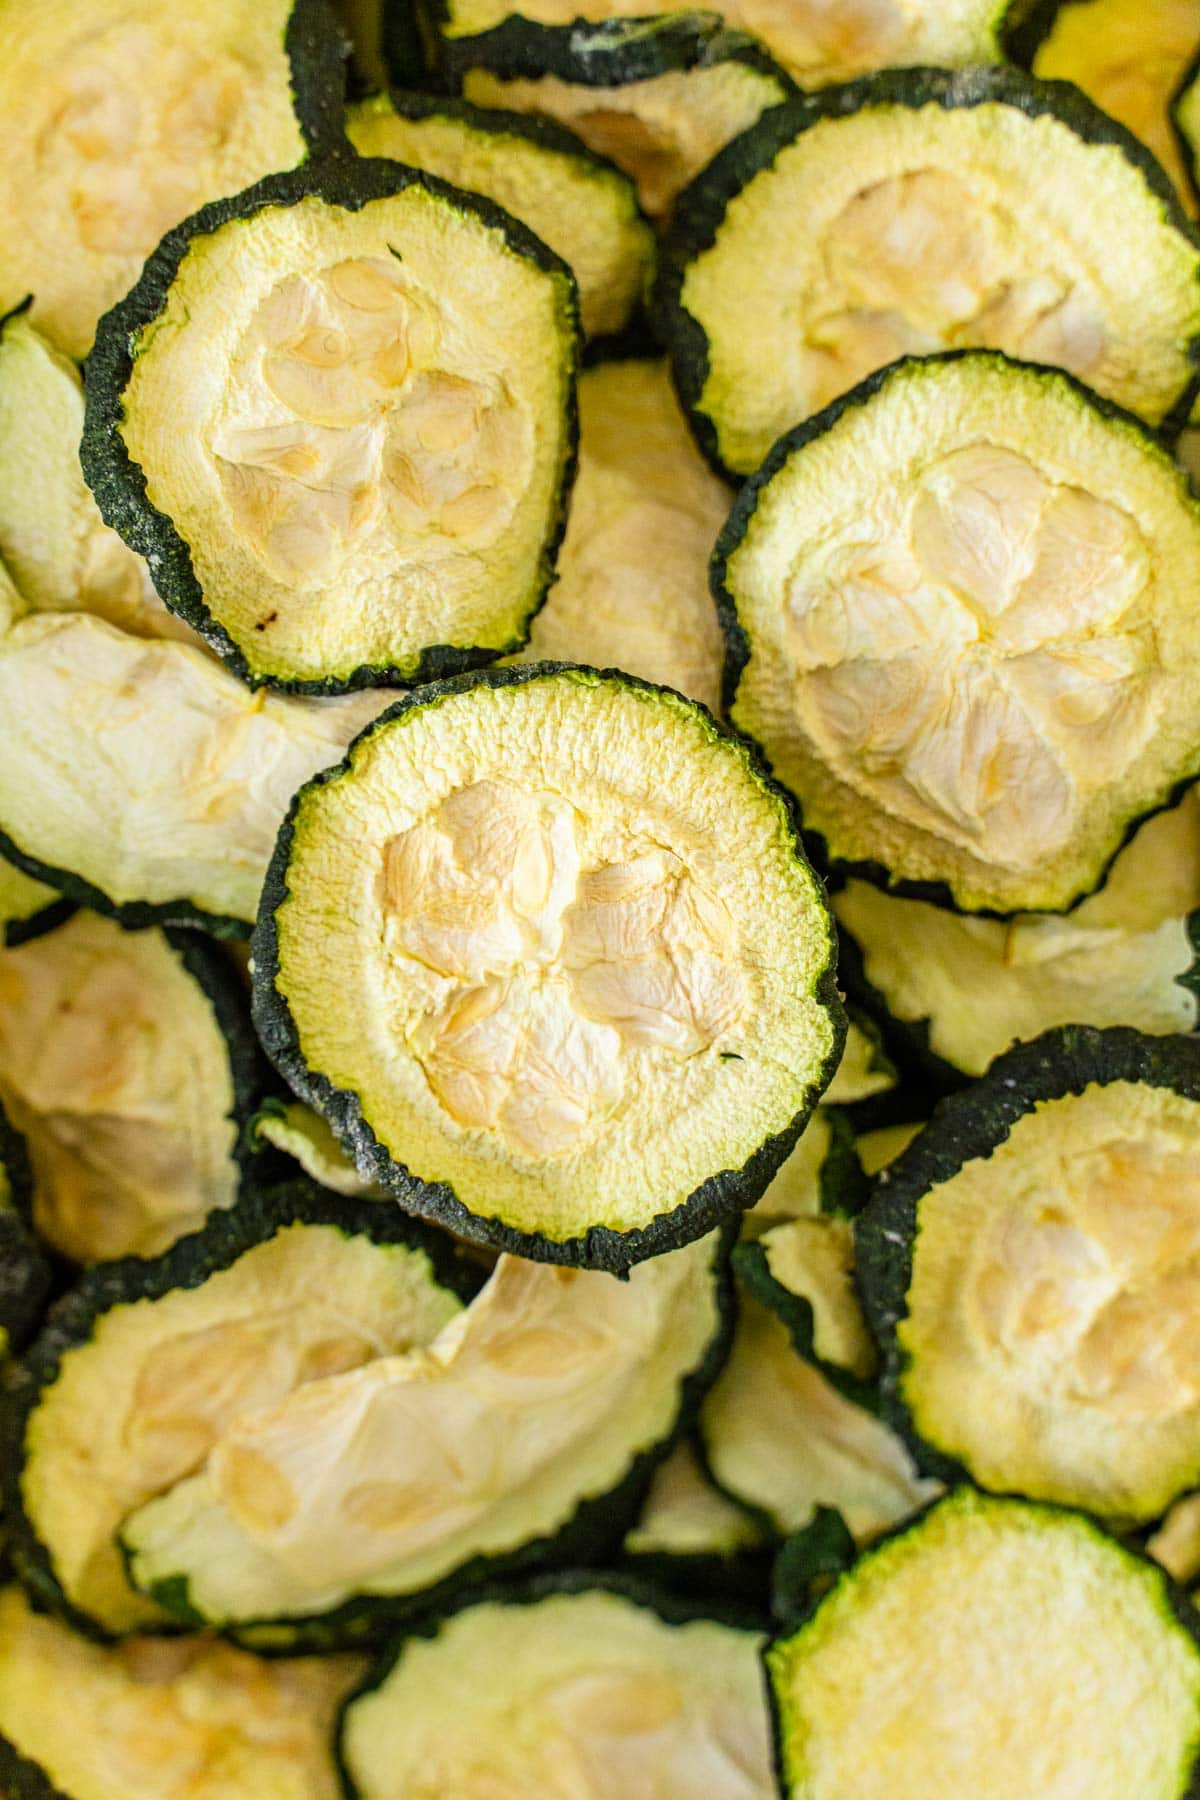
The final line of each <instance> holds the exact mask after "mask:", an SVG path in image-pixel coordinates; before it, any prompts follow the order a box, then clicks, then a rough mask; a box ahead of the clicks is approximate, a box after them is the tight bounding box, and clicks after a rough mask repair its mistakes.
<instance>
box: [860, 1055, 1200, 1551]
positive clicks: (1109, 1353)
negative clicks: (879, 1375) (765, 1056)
mask: <svg viewBox="0 0 1200 1800" xmlns="http://www.w3.org/2000/svg"><path fill="white" fill-rule="evenodd" d="M856 1236H857V1265H856V1267H857V1274H858V1280H859V1286H860V1288H861V1291H862V1294H863V1298H864V1302H865V1304H866V1307H867V1311H868V1315H869V1317H870V1320H871V1324H872V1327H873V1329H874V1331H875V1335H876V1337H877V1339H878V1340H879V1342H880V1344H881V1346H882V1347H883V1350H884V1355H885V1358H886V1375H885V1382H886V1390H887V1394H888V1398H889V1401H890V1406H891V1416H892V1417H893V1418H894V1419H895V1421H896V1423H897V1424H898V1426H899V1427H900V1428H902V1429H903V1430H904V1431H906V1432H907V1433H910V1434H911V1435H912V1440H913V1443H914V1446H915V1449H916V1454H917V1458H918V1461H919V1462H920V1464H921V1466H922V1467H923V1468H925V1469H927V1470H929V1471H930V1472H932V1473H935V1474H939V1475H942V1476H943V1477H945V1478H947V1479H953V1478H954V1476H955V1474H956V1473H957V1472H958V1471H959V1470H960V1469H961V1468H966V1469H968V1470H969V1471H970V1476H971V1479H972V1480H973V1481H975V1482H976V1483H977V1484H978V1485H979V1486H980V1487H985V1488H991V1489H994V1490H997V1491H1001V1492H1008V1493H1014V1492H1015V1493H1021V1494H1027V1495H1028V1496H1029V1497H1030V1499H1034V1500H1053V1501H1057V1502H1060V1503H1061V1504H1064V1505H1072V1506H1080V1507H1082V1508H1084V1509H1085V1510H1087V1511H1089V1512H1094V1513H1097V1514H1099V1515H1100V1516H1101V1517H1105V1518H1122V1519H1129V1520H1131V1521H1135V1522H1137V1521H1144V1520H1150V1519H1154V1518H1156V1517H1157V1516H1158V1515H1159V1514H1160V1513H1161V1512H1163V1510H1164V1509H1165V1508H1166V1507H1167V1506H1169V1505H1170V1503H1171V1501H1172V1500H1175V1499H1177V1498H1178V1497H1179V1496H1180V1495H1181V1494H1183V1493H1185V1492H1186V1491H1187V1490H1188V1489H1190V1488H1193V1487H1196V1486H1197V1485H1198V1484H1200V1377H1198V1376H1197V1369H1196V1358H1195V1350H1194V1345H1195V1331H1194V1325H1193V1319H1194V1314H1195V1308H1196V1304H1197V1298H1198V1296H1197V1282H1198V1280H1200V1276H1198V1274H1197V1269H1198V1268H1200V1264H1198V1263H1197V1261H1196V1257H1195V1246H1196V1243H1197V1242H1198V1241H1200V1044H1198V1043H1197V1042H1196V1041H1195V1040H1193V1039H1188V1038H1178V1037H1175V1038H1170V1037H1163V1038H1154V1037H1145V1036H1143V1035H1142V1034H1141V1033H1139V1032H1136V1031H1129V1030H1124V1029H1112V1030H1109V1031H1096V1030H1093V1029H1091V1028H1090V1027H1084V1026H1069V1027H1064V1028H1062V1029H1061V1030H1057V1031H1049V1032H1046V1033H1045V1034H1044V1035H1043V1036H1042V1037H1040V1038H1037V1039H1035V1041H1034V1042H1033V1043H1032V1044H1025V1045H1021V1046H1019V1047H1018V1048H1017V1049H1015V1050H1011V1051H1009V1052H1008V1054H1007V1055H1005V1056H1002V1057H1000V1058H999V1060H998V1061H996V1062H995V1063H993V1065H992V1067H991V1069H990V1070H989V1072H988V1074H987V1075H986V1076H984V1078H983V1080H982V1081H980V1082H977V1083H976V1084H975V1086H974V1087H972V1088H969V1089H968V1090H967V1091H966V1092H965V1093H962V1094H956V1095H954V1096H952V1097H951V1098H950V1099H948V1100H944V1101H943V1102H942V1103H941V1105H940V1106H939V1107H938V1109H937V1110H936V1111H935V1113H934V1115H933V1119H932V1120H931V1122H930V1124H929V1126H928V1127H927V1128H926V1130H925V1131H924V1132H923V1133H922V1134H921V1136H920V1137H919V1138H918V1139H917V1140H916V1142H915V1143H914V1144H913V1145H912V1146H911V1148H910V1149H909V1150H907V1151H906V1152H905V1153H904V1155H903V1156H902V1157H901V1158H900V1159H899V1160H898V1161H897V1162H896V1163H894V1164H893V1165H892V1166H891V1167H890V1168H889V1169H888V1170H887V1172H886V1175H885V1177H884V1179H883V1180H882V1181H881V1182H880V1184H879V1186H878V1188H877V1190H876V1193H875V1196H874V1198H873V1199H872V1200H871V1202H870V1203H869V1205H868V1206H867V1208H866V1210H865V1211H864V1212H862V1213H860V1214H859V1217H858V1220H857V1224H856Z"/></svg>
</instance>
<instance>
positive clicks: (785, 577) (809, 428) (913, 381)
mask: <svg viewBox="0 0 1200 1800" xmlns="http://www.w3.org/2000/svg"><path fill="white" fill-rule="evenodd" d="M864 520H869V521H870V523H869V524H864ZM1198 558H1200V502H1197V500H1196V499H1195V498H1194V497H1193V496H1192V495H1191V493H1190V492H1189V490H1188V488H1187V484H1186V482H1185V480H1184V478H1183V476H1182V474H1181V473H1180V471H1179V469H1178V468H1177V467H1176V466H1175V464H1174V463H1173V462H1172V461H1171V459H1170V457H1169V456H1168V455H1167V453H1166V451H1165V450H1164V449H1163V448H1162V446H1161V444H1160V443H1159V442H1158V441H1157V439H1156V438H1154V437H1152V436H1151V435H1150V434H1149V433H1148V432H1146V431H1145V430H1143V429H1142V428H1141V427H1140V426H1139V425H1138V423H1137V421H1136V420H1134V419H1132V418H1131V417H1129V416H1128V415H1123V414H1119V413H1116V412H1115V411H1114V410H1113V409H1112V408H1111V407H1107V406H1102V405H1101V404H1100V403H1098V402H1097V401H1096V400H1095V399H1094V397H1092V396H1090V395H1089V394H1088V393H1087V392H1086V390H1085V389H1083V388H1081V387H1080V386H1079V385H1078V384H1077V383H1075V382H1074V381H1072V380H1071V379H1070V378H1069V377H1068V376H1066V375H1063V374H1060V373H1058V372H1057V371H1054V370H1049V369H1044V368H1035V367H1033V366H1032V365H1029V364H1017V363H1010V362H1009V361H1008V360H1007V359H1006V358H1004V357H1001V356H998V355H996V354H995V353H994V352H988V351H974V352H967V353H959V354H951V355H949V356H940V357H932V358H926V359H922V360H911V359H910V360H908V361H906V362H902V363H898V364H896V365H895V366H894V367H892V368H890V369H888V370H884V371H882V372H881V373H880V374H879V375H878V376H876V377H874V378H872V379H871V380H869V381H867V382H865V383H864V384H863V386H862V387H861V388H859V389H857V390H856V391H855V392H854V393H852V394H850V395H847V396H846V397H845V398H844V399H843V400H842V401H839V402H836V403H835V404H834V405H833V406H831V407H830V408H829V409H828V410H827V411H826V412H825V413H823V414H821V415H820V416H819V417H818V418H816V419H814V420H812V421H811V422H810V423H809V424H808V425H806V426H802V427H800V428H798V430H797V431H796V432H793V433H789V434H788V436H786V437H784V438H782V439H781V440H780V442H779V443H778V444H777V445H776V446H775V448H774V450H773V451H772V452H771V455H770V456H769V457H768V459H767V461H766V463H765V464H764V466H763V468H762V470H761V471H760V472H759V474H758V475H756V476H755V477H754V479H753V480H752V481H750V482H748V483H747V485H746V487H745V488H744V489H743V491H742V494H741V496H740V497H739V499H738V502H737V504H736V506H735V508H734V511H733V514H732V515H731V518H730V521H729V524H728V526H727V527H726V530H725V532H724V533H723V534H722V537H721V540H720V542H719V543H718V546H717V550H716V552H715V554H714V558H713V584H714V590H715V591H717V592H718V594H719V596H720V603H721V605H722V607H723V610H724V622H725V627H726V632H727V638H728V644H729V653H728V662H727V665H726V679H727V691H728V693H729V696H730V699H731V707H730V716H731V718H732V719H733V721H734V723H735V724H736V725H737V726H738V727H739V728H740V729H741V730H742V731H743V732H745V733H747V734H748V735H750V736H751V737H753V738H755V739H757V741H758V742H759V743H760V744H761V745H762V746H763V748H764V750H765V752H766V754H767V756H768V757H769V758H770V760H771V763H772V766H773V767H774V770H775V773H776V774H777V775H778V776H779V778H780V780H781V781H783V782H784V783H785V784H786V786H788V787H789V788H790V789H791V790H792V791H793V792H794V793H795V794H796V795H797V797H798V799H799V801H800V805H801V808H802V811H803V815H804V823H805V825H806V827H807V828H809V829H810V830H811V831H813V832H815V833H818V834H819V835H820V836H821V838H822V839H823V840H824V843H825V846H826V849H827V853H828V857H829V860H830V861H831V863H833V864H835V865H837V866H838V867H840V868H842V869H848V870H850V871H853V872H858V873H861V874H863V875H865V876H867V877H868V878H869V879H871V880H873V881H876V882H878V883H880V884H881V885H888V886H891V887H892V888H894V889H895V891H897V892H901V893H905V894H909V895H912V896H913V897H916V898H922V899H932V900H935V901H936V902H937V903H938V904H940V905H952V906H955V907H957V908H958V909H960V910H961V911H964V912H991V913H995V914H1010V913H1013V912H1016V911H1018V910H1020V911H1032V910H1035V909H1036V910H1038V911H1041V912H1060V911H1063V910H1064V909H1065V908H1066V907H1067V906H1069V905H1070V904H1071V903H1072V902H1073V901H1074V900H1076V899H1077V898H1079V896H1080V895H1083V894H1087V893H1090V892H1091V891H1092V890H1094V889H1095V888H1096V887H1097V886H1098V885H1099V883H1100V882H1101V880H1102V879H1103V876H1104V873H1105V870H1106V869H1107V867H1108V865H1109V863H1110V862H1111V861H1112V859H1113V857H1114V856H1115V855H1116V853H1117V851H1118V850H1119V849H1120V847H1121V844H1122V843H1123V841H1124V839H1125V838H1126V836H1127V835H1128V833H1129V831H1130V829H1131V827H1132V826H1133V825H1134V824H1136V822H1137V821H1138V820H1139V819H1141V818H1143V817H1145V816H1146V815H1147V814H1149V813H1151V812H1154V811H1157V810H1158V809H1159V808H1160V807H1162V806H1163V805H1165V804H1167V803H1169V802H1170V800H1171V799H1172V797H1173V796H1174V795H1175V794H1176V793H1177V792H1178V791H1179V789H1181V788H1182V787H1183V786H1184V785H1185V784H1186V783H1187V781H1188V780H1189V779H1190V778H1191V777H1193V776H1194V775H1195V774H1196V772H1197V769H1198V768H1200V678H1198V670H1197V664H1198V662H1200V634H1198V633H1197V630H1196V626H1195V603H1194V598H1193V596H1194V588H1195V576H1194V570H1195V567H1196V563H1197V559H1198Z"/></svg>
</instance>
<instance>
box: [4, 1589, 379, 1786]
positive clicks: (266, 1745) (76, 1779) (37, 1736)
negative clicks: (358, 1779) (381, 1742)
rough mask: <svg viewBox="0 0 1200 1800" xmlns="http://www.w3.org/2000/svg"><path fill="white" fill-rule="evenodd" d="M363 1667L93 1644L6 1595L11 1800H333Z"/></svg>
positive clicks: (225, 1651)
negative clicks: (337, 1753) (345, 1703)
mask: <svg viewBox="0 0 1200 1800" xmlns="http://www.w3.org/2000/svg"><path fill="white" fill-rule="evenodd" d="M362 1674H363V1664H362V1661H361V1659H359V1658H357V1657H351V1656H337V1657H334V1656H327V1657H321V1658H316V1657H305V1658H296V1659H293V1660H290V1661H282V1660H280V1661H274V1662H262V1661H260V1659H259V1658H258V1657H255V1656H251V1655H249V1654H248V1653H247V1652H246V1651H245V1650H237V1649H235V1648H234V1647H233V1646H232V1645H230V1644H223V1643H221V1642H220V1640H219V1639H216V1638H204V1637H191V1638H182V1637H176V1638H139V1639H137V1640H134V1641H131V1642H129V1643H126V1644H117V1645H112V1646H104V1645H100V1644H94V1643H89V1642H88V1640H87V1639H86V1638H83V1637H80V1636H79V1635H78V1634H77V1633H75V1632H73V1631H70V1630H68V1629H67V1627H66V1626H64V1625H62V1624H60V1623H59V1621H58V1620H56V1619H51V1618H47V1617H45V1616H44V1615H42V1614H39V1613H36V1612H34V1611H33V1610H32V1608H31V1606H30V1604H29V1601H28V1599H27V1598H26V1597H25V1595H24V1594H22V1592H21V1591H20V1589H19V1588H16V1587H7V1588H5V1589H3V1590H2V1591H0V1787H2V1788H3V1791H4V1793H5V1794H7V1795H9V1796H10V1800H117V1797H118V1796H120V1800H233V1796H238V1797H239V1800H337V1796H338V1794H339V1793H340V1791H341V1790H340V1785H339V1782H338V1778H337V1772H336V1769H335V1767H334V1760H333V1754H332V1751H331V1747H330V1735H331V1732H332V1729H333V1726H334V1723H335V1718H336V1713H337V1708H338V1706H339V1704H340V1703H341V1701H342V1700H343V1699H344V1698H345V1696H346V1694H347V1692H348V1690H349V1689H350V1688H351V1687H353V1686H354V1685H355V1684H356V1683H357V1682H360V1681H361V1679H362Z"/></svg>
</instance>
